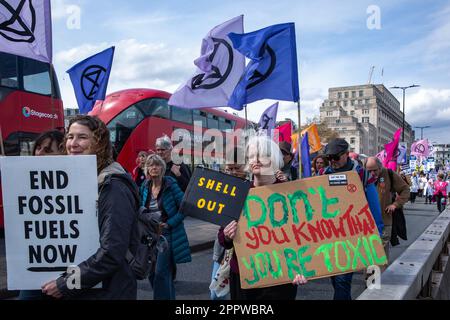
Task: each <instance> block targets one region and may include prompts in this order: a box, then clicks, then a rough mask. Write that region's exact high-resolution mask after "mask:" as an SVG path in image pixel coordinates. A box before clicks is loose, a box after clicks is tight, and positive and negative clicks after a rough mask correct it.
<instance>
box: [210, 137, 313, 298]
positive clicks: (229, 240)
mask: <svg viewBox="0 0 450 320" xmlns="http://www.w3.org/2000/svg"><path fill="white" fill-rule="evenodd" d="M282 166H283V156H282V154H281V151H280V149H279V148H278V145H277V144H276V143H275V142H274V141H273V140H271V139H270V138H268V137H266V136H254V137H252V138H250V139H249V141H248V143H247V167H248V169H249V170H250V172H251V173H252V175H253V181H252V188H254V187H262V186H266V185H271V184H276V183H282V182H284V181H282V180H280V179H278V178H277V172H278V170H279V169H280V168H281V167H282ZM237 224H238V223H237V221H232V222H230V223H229V224H228V225H227V226H226V227H225V228H223V227H222V228H220V230H219V234H218V237H219V243H220V244H221V245H222V246H223V247H224V248H225V249H231V248H233V239H234V237H235V236H236V232H237ZM230 269H231V271H230V298H231V300H295V297H296V295H297V287H296V286H295V285H301V284H306V283H307V280H306V278H305V277H304V276H303V275H297V276H296V277H295V278H294V279H293V281H292V283H288V284H282V285H277V286H272V287H267V288H257V289H242V288H241V284H240V276H239V265H238V261H237V257H236V254H235V253H234V254H233V257H232V258H231V260H230Z"/></svg>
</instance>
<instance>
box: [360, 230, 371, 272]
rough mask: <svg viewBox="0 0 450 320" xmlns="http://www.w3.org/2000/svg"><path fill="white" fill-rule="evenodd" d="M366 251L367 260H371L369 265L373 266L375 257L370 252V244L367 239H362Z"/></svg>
mask: <svg viewBox="0 0 450 320" xmlns="http://www.w3.org/2000/svg"><path fill="white" fill-rule="evenodd" d="M362 241H363V246H364V251H365V252H366V256H367V259H368V260H369V265H370V266H371V265H373V257H372V253H371V252H370V247H369V242H368V241H367V238H366V237H363V238H362Z"/></svg>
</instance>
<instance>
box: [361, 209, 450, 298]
mask: <svg viewBox="0 0 450 320" xmlns="http://www.w3.org/2000/svg"><path fill="white" fill-rule="evenodd" d="M449 234H450V211H449V209H447V210H445V211H444V212H442V213H441V214H440V215H439V216H438V217H437V218H436V219H435V220H434V221H433V223H432V224H430V225H429V226H428V228H427V229H426V230H425V231H424V232H423V233H422V235H420V236H419V237H418V238H417V240H416V241H415V242H414V243H413V244H411V245H410V246H409V247H408V249H406V250H405V251H404V252H403V254H402V255H401V256H400V257H398V258H397V259H396V260H395V261H394V262H392V264H391V265H390V266H389V267H388V268H387V269H386V270H385V271H384V272H383V273H382V274H381V287H380V288H379V289H376V288H374V289H366V290H365V291H364V292H363V293H362V294H361V295H360V296H359V297H358V298H357V300H412V299H417V298H431V299H433V298H434V299H450V295H449V292H450V288H449V286H450V285H449V283H450V266H448V263H447V262H448V260H449V259H448V254H449V249H450V244H449Z"/></svg>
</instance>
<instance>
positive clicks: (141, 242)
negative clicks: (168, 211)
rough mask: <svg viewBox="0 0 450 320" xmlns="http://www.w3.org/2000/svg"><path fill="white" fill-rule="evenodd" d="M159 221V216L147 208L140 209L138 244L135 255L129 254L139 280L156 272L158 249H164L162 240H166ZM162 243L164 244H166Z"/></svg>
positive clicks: (137, 227)
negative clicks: (162, 234)
mask: <svg viewBox="0 0 450 320" xmlns="http://www.w3.org/2000/svg"><path fill="white" fill-rule="evenodd" d="M159 221H160V217H159V215H156V214H153V213H151V212H150V210H149V209H147V208H146V207H140V208H139V212H138V216H137V222H136V233H137V235H138V243H137V245H136V248H135V250H134V251H135V253H134V254H132V253H131V251H130V250H128V253H127V261H128V264H129V265H130V267H131V270H132V271H133V273H134V275H135V277H136V279H137V280H144V279H146V278H148V276H149V275H150V273H151V272H152V271H154V269H155V265H156V257H157V255H158V249H160V250H161V249H163V248H162V246H161V245H159V243H160V240H164V237H163V236H161V230H160V227H159ZM161 238H162V239H161ZM161 243H162V244H164V242H161Z"/></svg>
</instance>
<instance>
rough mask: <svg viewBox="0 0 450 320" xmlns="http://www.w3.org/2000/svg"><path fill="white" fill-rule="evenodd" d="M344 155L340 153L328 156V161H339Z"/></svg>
mask: <svg viewBox="0 0 450 320" xmlns="http://www.w3.org/2000/svg"><path fill="white" fill-rule="evenodd" d="M344 153H345V151H344V152H341V153H338V154H330V155H329V156H328V159H329V160H330V161H331V160H334V161H339V159H341V157H342V155H343V154H344Z"/></svg>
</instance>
